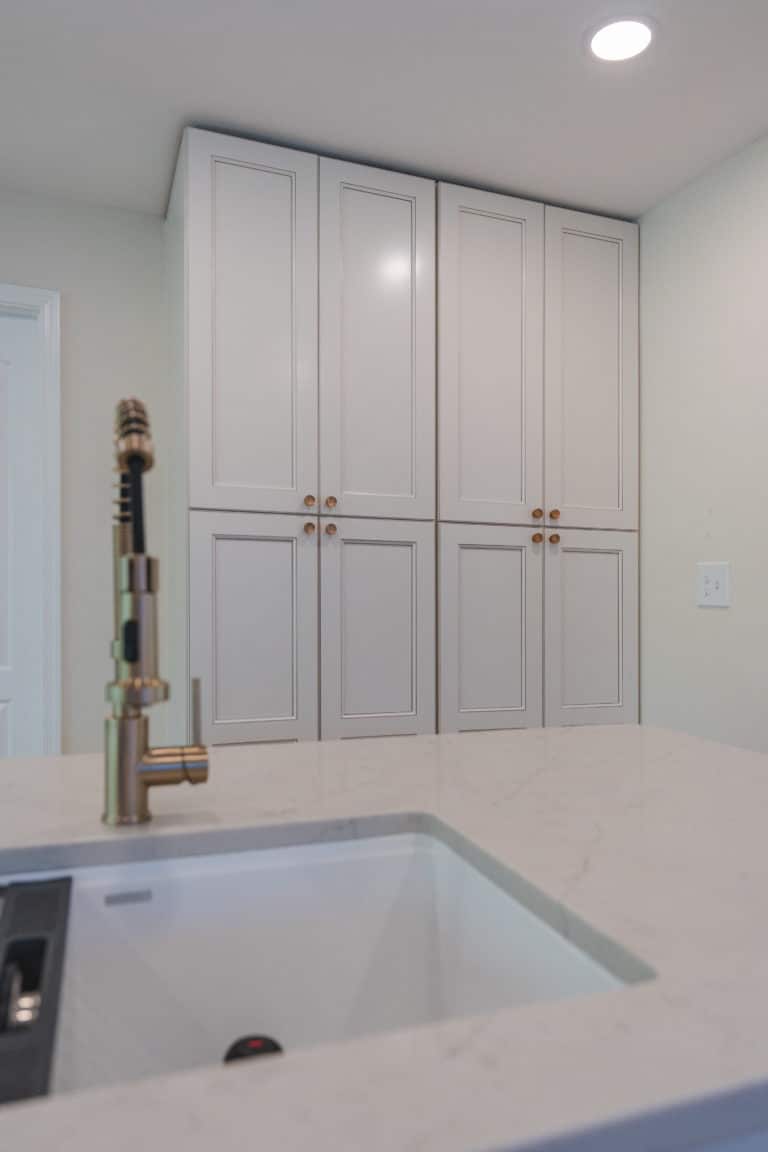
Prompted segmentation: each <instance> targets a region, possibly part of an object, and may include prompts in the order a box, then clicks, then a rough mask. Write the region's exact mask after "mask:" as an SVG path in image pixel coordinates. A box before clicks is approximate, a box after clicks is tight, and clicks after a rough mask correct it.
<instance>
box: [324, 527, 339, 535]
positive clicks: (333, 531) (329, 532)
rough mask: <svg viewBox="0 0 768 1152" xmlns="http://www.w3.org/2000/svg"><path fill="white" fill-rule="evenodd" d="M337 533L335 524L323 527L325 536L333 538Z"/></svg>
mask: <svg viewBox="0 0 768 1152" xmlns="http://www.w3.org/2000/svg"><path fill="white" fill-rule="evenodd" d="M337 532H338V528H337V527H336V525H335V524H326V526H325V534H326V536H335V535H336V533H337Z"/></svg>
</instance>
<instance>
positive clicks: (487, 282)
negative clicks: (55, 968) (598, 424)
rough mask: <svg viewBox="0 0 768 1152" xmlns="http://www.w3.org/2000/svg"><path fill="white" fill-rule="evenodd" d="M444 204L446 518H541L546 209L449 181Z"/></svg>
mask: <svg viewBox="0 0 768 1152" xmlns="http://www.w3.org/2000/svg"><path fill="white" fill-rule="evenodd" d="M438 208H439V214H438V215H439V261H438V268H439V293H438V297H439V309H440V311H439V325H438V328H439V356H438V364H439V376H438V407H439V428H440V453H439V459H440V519H441V520H466V521H474V522H478V523H497V524H498V523H500V524H527V523H529V522H535V521H536V520H537V519H540V516H541V509H542V507H543V500H544V474H543V436H544V428H543V409H544V403H543V399H544V375H543V346H542V341H543V338H544V298H543V291H544V208H543V206H542V205H541V204H532V203H530V202H529V201H527V200H514V199H512V197H511V196H498V195H496V194H494V193H491V192H479V191H478V190H477V189H474V188H459V187H456V186H454V185H452V184H441V185H439V197H438ZM537 509H538V515H537V516H533V515H532V514H533V512H534V510H537Z"/></svg>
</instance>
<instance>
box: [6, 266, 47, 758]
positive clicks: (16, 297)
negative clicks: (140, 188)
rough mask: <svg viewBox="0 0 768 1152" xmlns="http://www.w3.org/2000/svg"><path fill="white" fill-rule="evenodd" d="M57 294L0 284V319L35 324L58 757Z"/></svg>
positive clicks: (44, 727)
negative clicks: (0, 316)
mask: <svg viewBox="0 0 768 1152" xmlns="http://www.w3.org/2000/svg"><path fill="white" fill-rule="evenodd" d="M60 302H61V294H60V293H59V292H58V291H55V290H53V289H48V288H28V287H22V286H20V285H16V284H0V313H2V314H3V315H5V316H14V315H15V316H27V317H30V318H31V319H32V320H34V322H35V332H36V337H37V341H38V347H39V350H40V367H41V375H42V397H43V419H42V424H41V427H40V435H41V437H42V441H43V496H44V499H43V504H44V507H43V518H42V531H43V533H44V538H45V540H46V541H47V544H46V547H45V549H44V557H45V561H44V571H43V605H42V608H43V651H42V652H41V653H40V661H41V669H42V679H43V702H44V716H43V720H42V733H43V752H44V754H45V755H49V756H50V755H57V754H59V753H60V752H61V362H60V361H61V354H60V341H61V324H60V311H61V307H60Z"/></svg>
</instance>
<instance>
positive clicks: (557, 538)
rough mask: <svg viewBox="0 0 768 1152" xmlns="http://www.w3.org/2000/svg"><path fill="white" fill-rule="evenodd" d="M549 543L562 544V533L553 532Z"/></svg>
mask: <svg viewBox="0 0 768 1152" xmlns="http://www.w3.org/2000/svg"><path fill="white" fill-rule="evenodd" d="M549 542H550V544H559V543H560V533H559V532H553V533H552V535H551V536H550V538H549Z"/></svg>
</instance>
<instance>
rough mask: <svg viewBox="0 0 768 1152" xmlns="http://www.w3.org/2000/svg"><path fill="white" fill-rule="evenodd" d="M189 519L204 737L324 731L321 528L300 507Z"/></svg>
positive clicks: (296, 736)
mask: <svg viewBox="0 0 768 1152" xmlns="http://www.w3.org/2000/svg"><path fill="white" fill-rule="evenodd" d="M190 520H191V524H190V603H191V618H190V650H191V661H190V664H191V674H192V677H199V678H200V679H201V682H202V683H201V704H202V728H203V739H204V740H205V742H206V743H209V744H236V743H248V742H250V741H254V740H301V739H316V738H317V556H318V546H317V532H316V531H315V532H314V533H312V534H311V535H309V534H307V533H306V532H305V531H304V525H305V523H307V521H305V520H304V518H303V517H299V516H259V515H254V514H252V513H234V512H192V513H191V516H190ZM309 523H311V524H313V525H315V526H316V525H317V520H313V521H309Z"/></svg>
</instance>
